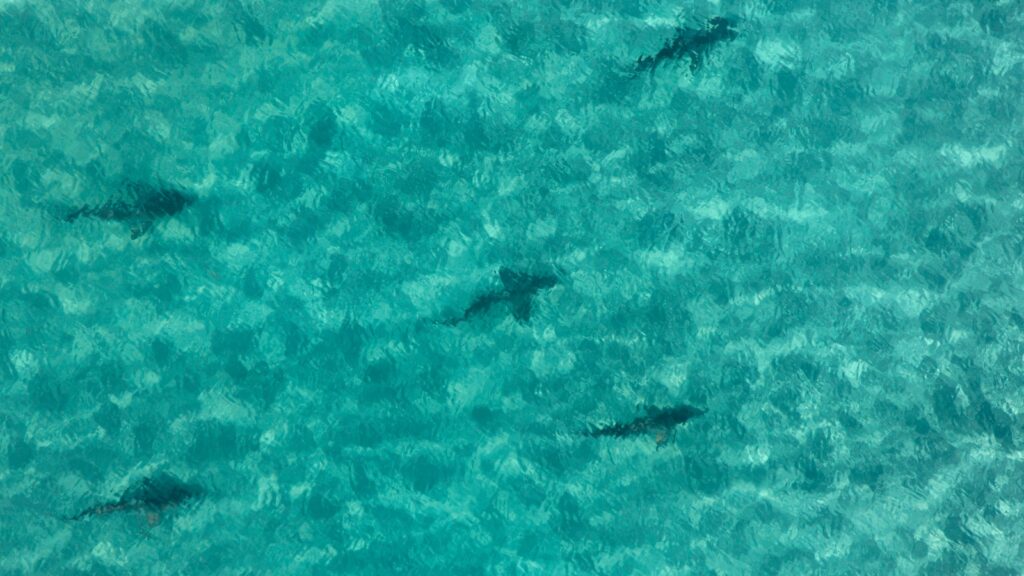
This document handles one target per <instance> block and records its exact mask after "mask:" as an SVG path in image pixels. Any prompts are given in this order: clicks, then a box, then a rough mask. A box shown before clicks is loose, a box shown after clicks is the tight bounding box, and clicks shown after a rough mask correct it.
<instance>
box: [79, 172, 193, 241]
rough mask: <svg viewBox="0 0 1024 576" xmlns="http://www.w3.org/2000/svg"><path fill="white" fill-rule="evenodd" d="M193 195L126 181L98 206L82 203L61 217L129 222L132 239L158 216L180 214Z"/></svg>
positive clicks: (153, 222)
mask: <svg viewBox="0 0 1024 576" xmlns="http://www.w3.org/2000/svg"><path fill="white" fill-rule="evenodd" d="M195 200H196V199H195V197H194V196H192V195H190V194H186V193H185V192H182V191H181V190H178V189H177V188H174V187H173V186H165V185H160V186H153V185H150V184H146V183H143V182H126V183H125V184H124V185H123V186H121V189H120V191H119V193H118V194H117V196H115V197H114V198H111V199H109V200H107V201H106V202H104V203H103V204H100V205H98V206H83V207H81V208H78V209H77V210H74V211H72V212H71V213H69V214H68V215H67V216H65V217H64V221H65V222H74V221H75V220H78V219H79V218H97V219H99V220H109V221H114V222H125V223H127V224H129V225H131V227H132V228H131V230H132V232H131V233H132V239H133V240H134V239H136V238H139V237H140V236H142V235H143V234H145V233H146V232H148V231H149V230H150V228H152V227H153V224H155V223H156V221H157V220H159V219H161V218H169V217H171V216H175V215H177V214H178V213H180V212H181V211H182V210H184V209H185V208H188V207H189V206H191V205H192V204H193V203H194V202H195Z"/></svg>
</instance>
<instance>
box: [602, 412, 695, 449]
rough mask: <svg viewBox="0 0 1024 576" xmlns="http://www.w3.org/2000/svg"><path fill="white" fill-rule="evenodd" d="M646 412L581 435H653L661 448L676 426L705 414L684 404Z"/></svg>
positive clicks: (614, 436) (618, 436) (622, 436)
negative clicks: (627, 420) (623, 422)
mask: <svg viewBox="0 0 1024 576" xmlns="http://www.w3.org/2000/svg"><path fill="white" fill-rule="evenodd" d="M646 411H647V414H646V415H644V416H640V417H638V418H634V419H633V420H631V421H629V422H627V423H625V424H621V423H616V424H609V425H607V426H599V427H596V428H590V429H589V430H586V431H584V432H583V434H584V435H585V436H590V437H591V438H600V437H602V436H610V437H612V438H626V437H629V436H640V435H644V434H652V433H653V434H654V435H655V442H656V443H657V444H658V446H661V445H662V444H664V443H665V442H667V441H668V439H669V435H670V434H671V432H672V431H673V430H674V429H675V427H676V426H679V425H680V424H685V423H686V422H687V421H688V420H690V419H692V418H697V417H698V416H703V415H704V414H705V412H704V410H701V409H700V408H694V407H693V406H689V405H686V404H680V405H678V406H672V407H670V408H656V407H648V408H647V410H646Z"/></svg>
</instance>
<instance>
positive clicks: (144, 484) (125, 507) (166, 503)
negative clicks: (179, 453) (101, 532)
mask: <svg viewBox="0 0 1024 576" xmlns="http://www.w3.org/2000/svg"><path fill="white" fill-rule="evenodd" d="M204 495H205V490H203V488H202V487H201V486H199V485H198V484H192V483H188V482H182V481H181V480H179V479H178V478H176V477H175V476H172V475H171V474H167V473H160V474H157V475H155V476H147V477H146V478H143V479H142V480H141V481H139V482H138V483H136V484H133V485H132V486H130V487H129V488H128V489H127V490H125V491H124V493H122V494H121V497H120V498H119V499H117V500H115V501H112V502H104V503H102V504H96V505H94V506H90V507H89V508H86V509H85V510H82V511H81V512H79V513H78V514H75V515H74V516H70V517H68V518H67V519H68V520H74V521H78V520H84V519H86V518H91V517H97V516H107V515H110V514H113V513H115V512H132V511H135V512H145V513H146V517H147V519H148V520H149V523H150V524H155V523H156V522H157V521H158V520H159V517H160V514H161V513H162V512H164V511H165V510H169V509H172V508H177V507H179V506H181V505H183V504H185V503H187V502H189V501H192V500H198V499H200V498H202V497H203V496H204Z"/></svg>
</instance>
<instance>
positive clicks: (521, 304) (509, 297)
mask: <svg viewBox="0 0 1024 576" xmlns="http://www.w3.org/2000/svg"><path fill="white" fill-rule="evenodd" d="M498 276H499V277H500V278H501V286H502V287H501V289H500V290H496V291H493V292H488V293H487V294H484V295H482V296H479V297H477V299H476V300H474V301H473V303H472V304H470V305H469V307H468V308H466V310H465V311H464V312H463V313H462V316H459V317H456V318H451V319H449V320H446V321H445V322H444V324H447V325H448V326H456V325H458V324H461V323H462V322H465V321H466V320H469V319H470V318H472V317H474V316H477V315H479V314H483V313H484V312H486V311H488V310H490V309H491V308H492V307H494V306H495V305H498V304H503V303H504V304H508V306H509V308H510V309H511V312H512V317H513V318H515V319H516V320H517V321H519V322H521V323H525V322H529V321H530V312H531V310H532V308H533V297H534V296H536V294H537V292H539V291H541V290H546V289H548V288H552V287H554V286H555V285H557V284H558V278H557V277H555V276H553V275H550V274H539V275H536V274H527V273H525V272H517V271H515V270H512V269H511V268H506V267H504V266H503V267H501V268H500V269H499V270H498Z"/></svg>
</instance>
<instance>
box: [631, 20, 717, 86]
mask: <svg viewBox="0 0 1024 576" xmlns="http://www.w3.org/2000/svg"><path fill="white" fill-rule="evenodd" d="M734 25H735V22H734V21H733V20H730V19H729V18H724V17H722V16H717V17H715V18H712V19H710V20H708V21H707V24H705V25H704V27H703V28H676V35H675V37H674V38H673V39H672V40H670V41H667V42H665V46H664V47H662V49H661V50H658V52H657V54H655V55H654V56H641V57H640V58H638V59H637V61H636V71H637V72H644V71H647V70H650V71H651V73H652V74H653V73H654V71H655V70H656V69H657V68H658V66H659V65H660V64H661V63H662V62H664V61H666V60H678V59H680V58H682V57H684V56H686V57H688V58H689V59H690V70H691V71H693V72H696V71H697V70H698V69H700V67H701V66H702V65H703V64H704V58H705V57H706V56H707V55H708V53H709V52H710V51H711V48H712V47H714V46H715V45H716V44H719V43H721V42H726V41H729V40H732V39H734V38H736V36H737V33H736V30H735V28H733V26H734Z"/></svg>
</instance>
